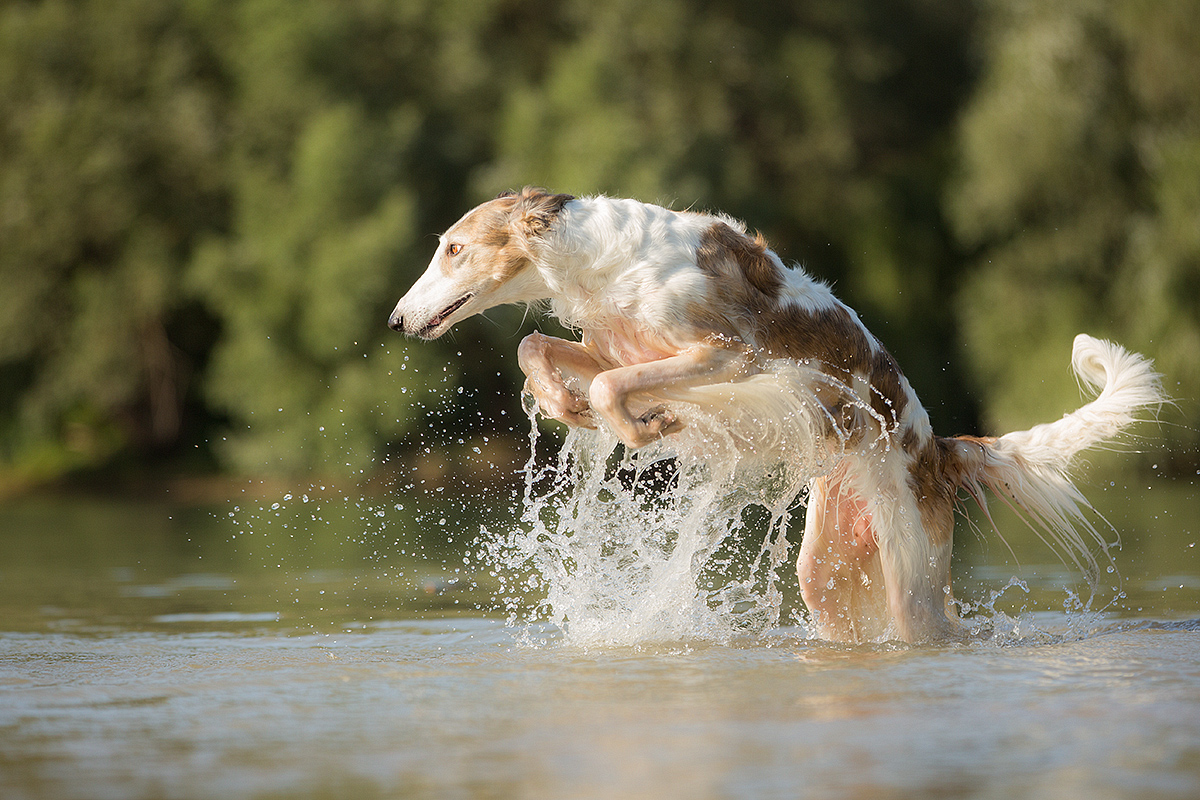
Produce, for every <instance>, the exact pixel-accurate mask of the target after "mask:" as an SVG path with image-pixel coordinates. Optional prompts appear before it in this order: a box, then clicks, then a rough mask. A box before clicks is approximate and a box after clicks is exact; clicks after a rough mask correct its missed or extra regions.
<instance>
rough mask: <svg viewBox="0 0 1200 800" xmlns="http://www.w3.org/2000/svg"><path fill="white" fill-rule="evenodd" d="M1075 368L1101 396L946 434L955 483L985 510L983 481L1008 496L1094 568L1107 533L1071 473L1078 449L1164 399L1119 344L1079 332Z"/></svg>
mask: <svg viewBox="0 0 1200 800" xmlns="http://www.w3.org/2000/svg"><path fill="white" fill-rule="evenodd" d="M1071 365H1072V367H1073V368H1074V370H1075V374H1076V375H1077V376H1078V378H1079V379H1080V380H1081V381H1082V382H1083V383H1085V384H1087V385H1089V386H1091V387H1093V388H1094V389H1097V390H1099V394H1098V395H1097V397H1096V399H1094V400H1092V401H1091V402H1090V403H1088V404H1087V405H1085V406H1083V407H1082V408H1080V409H1079V410H1077V411H1073V412H1071V413H1069V414H1066V415H1064V416H1063V418H1062V419H1060V420H1057V421H1056V422H1050V423H1047V424H1044V425H1037V426H1035V427H1033V428H1030V429H1029V430H1027V431H1016V432H1013V433H1007V434H1005V435H1004V436H1001V437H999V438H996V439H992V438H974V437H957V438H954V439H950V440H944V441H945V445H948V446H950V449H951V450H952V452H953V453H954V456H956V458H952V459H951V461H952V462H954V466H955V467H956V469H955V470H954V472H955V473H957V476H956V477H957V483H958V485H959V486H960V487H961V488H964V489H966V490H967V491H968V492H970V494H971V495H972V496H974V498H975V499H976V500H977V501H979V502H980V504H981V505H982V506H983V507H984V510H985V511H986V509H987V506H986V504H985V502H984V493H983V492H982V488H985V487H986V488H987V489H989V490H991V492H992V493H993V494H995V495H997V496H998V497H1000V498H1002V499H1004V500H1005V501H1007V502H1008V504H1009V505H1010V506H1012V507H1013V508H1014V509H1015V510H1016V511H1017V513H1018V514H1019V515H1021V516H1022V517H1024V518H1025V520H1026V521H1027V522H1028V523H1030V525H1031V526H1032V527H1033V528H1034V530H1036V531H1037V532H1038V533H1039V535H1041V536H1042V538H1043V539H1044V540H1045V539H1046V537H1047V536H1048V537H1049V539H1048V541H1047V543H1048V544H1050V545H1051V546H1056V547H1055V549H1056V550H1057V551H1059V552H1060V553H1061V554H1063V555H1065V556H1067V557H1069V558H1070V559H1071V560H1072V561H1074V563H1075V564H1076V565H1077V566H1078V567H1079V568H1081V569H1083V570H1084V571H1085V572H1086V573H1088V574H1089V575H1094V574H1096V572H1097V562H1096V559H1095V556H1094V555H1093V550H1092V547H1091V546H1089V543H1088V541H1087V539H1088V538H1090V539H1092V540H1093V541H1094V542H1095V544H1097V545H1098V546H1099V547H1100V549H1101V550H1102V551H1103V552H1105V553H1106V554H1107V552H1108V544H1107V541H1106V539H1105V537H1104V536H1102V535H1101V534H1100V532H1099V531H1097V530H1096V527H1095V526H1094V524H1093V523H1092V522H1091V520H1090V519H1089V516H1088V515H1087V514H1086V513H1085V512H1087V511H1090V510H1091V504H1090V503H1089V502H1088V501H1087V499H1086V498H1085V497H1084V496H1083V495H1082V494H1081V493H1080V491H1079V489H1078V488H1076V486H1075V484H1074V483H1072V481H1071V479H1070V477H1069V470H1070V467H1071V463H1072V460H1073V458H1074V456H1075V455H1076V454H1077V453H1079V452H1080V451H1082V450H1086V449H1087V448H1089V447H1094V446H1096V445H1099V444H1102V443H1104V442H1106V441H1109V440H1111V439H1113V438H1115V437H1117V436H1118V435H1119V434H1120V433H1121V432H1122V431H1124V430H1125V429H1126V428H1127V427H1128V426H1129V425H1130V424H1132V423H1133V422H1135V421H1137V419H1138V415H1139V412H1143V411H1145V410H1146V409H1149V408H1156V407H1158V406H1160V405H1161V404H1162V403H1164V402H1165V401H1166V396H1165V395H1164V394H1163V390H1162V377H1161V376H1160V375H1159V374H1158V373H1156V372H1155V371H1154V369H1153V362H1151V361H1150V360H1148V359H1146V358H1143V357H1142V356H1140V355H1138V354H1136V353H1130V352H1129V351H1127V350H1125V349H1124V348H1123V347H1121V346H1120V345H1116V344H1113V343H1112V342H1106V341H1102V340H1100V339H1093V338H1092V337H1090V336H1086V335H1084V334H1080V335H1079V336H1076V337H1075V345H1074V348H1073V351H1072V355H1071Z"/></svg>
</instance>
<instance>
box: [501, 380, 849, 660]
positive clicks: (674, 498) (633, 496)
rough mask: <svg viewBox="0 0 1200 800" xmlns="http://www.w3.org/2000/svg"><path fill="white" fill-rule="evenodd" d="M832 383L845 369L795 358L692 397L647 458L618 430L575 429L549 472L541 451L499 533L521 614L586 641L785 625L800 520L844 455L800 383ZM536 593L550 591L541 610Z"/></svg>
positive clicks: (512, 610) (504, 593) (510, 599)
mask: <svg viewBox="0 0 1200 800" xmlns="http://www.w3.org/2000/svg"><path fill="white" fill-rule="evenodd" d="M799 373H803V374H799ZM820 381H826V382H828V381H829V378H828V376H825V375H819V378H818V379H814V376H813V374H812V371H811V370H810V368H809V367H807V366H806V365H803V364H794V363H787V362H781V363H780V365H779V367H778V368H777V369H776V370H775V371H774V372H772V373H769V374H765V375H763V376H757V377H756V378H754V379H751V381H747V382H745V384H729V385H722V386H716V387H708V388H706V389H705V390H703V391H704V392H705V393H706V397H704V398H703V402H702V403H694V402H688V401H687V400H686V399H683V398H677V399H676V400H675V403H674V405H673V408H675V409H677V410H679V411H680V412H681V417H683V418H684V419H686V420H687V427H685V428H684V429H683V430H682V431H681V432H679V433H676V434H674V435H672V436H670V437H667V438H666V439H663V440H661V441H659V442H657V443H655V444H653V445H650V446H648V447H646V448H643V449H641V450H639V451H637V452H636V453H629V452H627V451H624V450H623V449H622V447H621V446H620V445H619V444H618V442H617V439H616V438H615V437H614V436H612V434H611V433H609V432H607V431H605V430H598V431H593V430H584V429H573V430H571V431H570V432H569V433H568V435H567V437H566V439H565V441H564V443H563V445H562V448H561V450H560V452H559V454H558V458H557V460H556V461H555V462H554V463H553V464H551V465H549V466H548V467H545V468H542V469H538V468H537V467H536V465H535V461H534V459H533V458H532V457H531V459H530V461H529V463H528V465H527V467H526V484H525V498H524V511H523V513H522V518H521V523H522V524H521V527H520V528H519V529H517V530H515V531H512V532H509V533H500V534H496V533H494V532H489V531H487V530H486V529H485V530H484V541H485V543H486V544H485V545H484V550H485V552H484V554H483V558H484V559H485V560H486V561H488V562H490V563H492V564H494V565H495V566H496V568H497V570H496V571H497V573H498V574H499V575H500V576H501V580H502V583H503V588H502V590H501V593H500V600H501V602H502V604H503V605H504V606H505V607H506V608H507V610H508V613H509V617H510V621H513V622H516V621H520V620H522V619H523V618H528V617H529V616H532V617H533V618H539V619H548V620H549V621H550V622H552V623H554V624H555V625H557V626H559V627H560V628H562V629H563V630H564V631H565V634H566V637H567V639H568V641H570V642H572V643H574V644H577V645H583V646H590V645H622V644H635V643H639V642H647V641H667V640H679V639H686V638H703V639H711V640H726V639H728V638H729V637H731V636H734V635H737V634H742V633H758V632H762V631H765V630H768V629H770V628H772V627H774V626H776V625H778V624H779V623H780V620H781V609H782V607H783V592H782V590H781V580H780V570H781V567H783V566H784V565H785V563H787V562H789V559H788V543H787V540H786V537H785V534H786V532H787V528H788V522H789V520H790V519H791V518H792V516H793V514H794V512H795V510H796V509H797V507H798V506H799V505H800V504H801V503H802V502H803V500H804V496H805V493H806V489H807V484H808V481H809V479H810V478H812V477H813V476H815V475H819V474H822V473H824V472H826V471H828V469H829V467H831V466H832V465H833V463H834V459H835V458H836V455H837V453H836V452H835V450H831V449H830V448H829V446H828V444H827V443H826V442H825V440H824V439H823V438H822V436H821V435H820V434H821V432H818V431H815V430H813V427H814V425H816V424H819V423H820V421H821V419H822V417H821V415H820V414H816V415H814V414H812V413H811V411H810V410H809V409H811V408H813V407H820V406H819V405H818V404H817V400H816V398H815V396H814V395H813V393H812V391H811V390H808V389H803V388H800V389H797V387H807V386H814V385H820ZM763 384H769V385H766V386H764V385H763ZM690 399H692V400H695V399H696V396H695V394H693V395H691V398H690ZM713 409H720V411H719V412H714V411H713ZM535 413H536V412H535V409H530V419H531V446H534V447H533V450H534V452H536V447H535V445H536V437H537V425H536V420H535ZM764 420H766V421H768V422H766V423H764V422H763V421H764ZM814 420H816V422H814ZM838 449H840V448H838ZM764 512H765V515H766V517H767V518H768V522H767V524H766V525H765V531H764V527H763V526H761V525H759V524H758V520H759V519H761V518H762V517H763V515H764ZM754 537H761V540H760V541H761V544H760V546H759V547H758V549H757V553H756V554H754V555H749V556H748V555H747V552H749V553H753V552H754V547H753V545H754ZM747 545H749V550H747V549H746V546H747ZM513 576H517V577H513ZM530 595H535V596H536V595H540V599H538V600H536V601H535V602H534V603H533V605H532V613H531V611H530V600H529V599H528V598H529V596H530ZM789 621H795V622H799V623H800V624H801V625H803V621H802V620H799V619H797V620H789Z"/></svg>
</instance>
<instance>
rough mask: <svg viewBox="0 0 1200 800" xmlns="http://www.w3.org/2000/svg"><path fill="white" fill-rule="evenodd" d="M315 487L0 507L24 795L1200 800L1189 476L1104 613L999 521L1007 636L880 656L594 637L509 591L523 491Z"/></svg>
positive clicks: (967, 543) (1135, 503) (980, 573)
mask: <svg viewBox="0 0 1200 800" xmlns="http://www.w3.org/2000/svg"><path fill="white" fill-rule="evenodd" d="M1185 483H1186V485H1184V484H1185ZM307 489H308V490H310V491H302V490H293V491H291V492H288V493H279V495H278V496H274V495H273V493H272V492H270V491H267V490H265V489H262V488H261V487H259V488H258V489H257V490H256V492H248V493H247V495H246V498H245V499H243V500H236V501H231V502H229V503H221V504H217V505H215V506H208V507H192V506H189V505H187V504H144V503H132V502H121V503H115V502H109V501H105V500H81V499H56V498H51V499H48V500H39V501H27V502H23V503H19V504H9V505H8V506H5V507H0V797H2V798H6V799H7V798H81V799H82V798H283V797H296V798H310V797H311V798H325V797H328V798H376V797H398V798H423V797H430V798H459V797H462V798H475V797H481V798H491V797H518V798H521V797H527V798H570V797H597V798H600V797H604V798H608V797H614V798H642V797H645V798H666V797H688V798H725V797H779V798H791V797H819V798H826V797H847V798H877V797H882V798H894V797H913V798H916V797H988V798H990V797H997V798H999V797H1005V798H1008V797H1051V798H1059V797H1064V798H1072V797H1081V798H1109V797H1114V798H1116V797H1121V798H1124V797H1130V798H1133V797H1137V798H1142V797H1152V798H1153V797H1162V798H1193V797H1197V796H1200V622H1198V621H1197V618H1200V559H1198V557H1197V555H1196V551H1197V549H1198V548H1196V547H1195V546H1194V545H1195V541H1196V539H1197V527H1196V525H1197V522H1196V514H1195V511H1196V509H1197V507H1200V506H1198V505H1197V502H1196V501H1197V492H1196V489H1195V487H1194V486H1193V485H1192V484H1191V483H1187V482H1186V481H1174V482H1160V483H1157V484H1154V485H1152V486H1145V487H1143V486H1128V485H1121V486H1113V487H1108V488H1107V489H1104V487H1101V489H1100V490H1095V491H1093V492H1092V494H1093V496H1096V498H1097V504H1098V506H1100V507H1101V508H1102V510H1103V511H1104V512H1105V514H1106V516H1107V517H1108V518H1109V519H1110V520H1111V521H1112V522H1113V523H1114V525H1115V526H1116V527H1117V528H1118V530H1119V531H1120V532H1121V534H1122V538H1123V541H1124V547H1123V550H1122V551H1121V553H1120V554H1119V556H1118V564H1119V565H1120V567H1121V573H1122V576H1121V581H1122V582H1121V584H1120V591H1121V592H1123V593H1124V597H1119V596H1118V597H1116V598H1115V599H1110V600H1109V601H1105V603H1106V604H1104V603H1102V604H1100V605H1103V606H1104V607H1103V608H1100V607H1094V608H1093V610H1091V611H1088V612H1085V611H1081V610H1079V609H1078V608H1077V604H1076V603H1075V601H1074V598H1075V597H1076V595H1078V593H1079V591H1080V586H1079V582H1078V579H1077V576H1072V574H1071V573H1070V572H1069V571H1067V570H1065V569H1064V568H1063V567H1061V565H1057V564H1054V563H1053V562H1050V563H1047V561H1046V559H1047V554H1046V553H1045V552H1044V551H1043V550H1042V549H1041V548H1040V545H1039V544H1037V543H1036V541H1032V542H1026V541H1024V540H1023V539H1022V538H1021V536H1022V534H1021V533H1020V531H1019V530H1018V529H1017V528H1015V527H1012V526H1011V525H1010V524H1009V523H1005V522H1003V521H1002V522H1001V524H1002V525H1004V526H1005V530H1006V533H1009V534H1010V536H1009V538H1010V544H1011V545H1012V547H1013V551H1014V552H1013V554H1011V555H1010V554H1009V552H1008V550H1007V549H1006V548H1005V547H1004V546H1003V545H1001V544H1000V543H998V542H996V541H994V540H993V539H990V538H989V537H988V536H986V535H985V536H983V537H976V536H975V535H973V534H971V533H970V532H969V531H967V532H966V533H965V535H964V537H963V540H962V542H961V546H960V547H959V550H960V555H959V560H958V562H957V563H956V565H955V580H956V585H957V591H958V592H959V594H961V595H963V596H964V597H966V598H968V599H973V600H975V601H977V602H981V603H985V604H987V605H988V606H989V611H988V612H987V613H988V614H991V615H994V617H995V619H996V621H998V622H1003V623H1004V626H1003V631H1002V635H1001V636H998V637H996V638H995V639H993V640H991V641H984V642H976V643H972V644H967V645H954V646H941V647H908V646H903V645H897V644H886V643H885V644H878V645H872V646H865V647H853V648H851V647H837V646H831V645H828V644H825V643H822V642H819V641H814V640H811V639H809V638H807V637H806V634H805V631H804V628H803V626H802V625H801V624H799V623H798V622H793V621H792V620H793V619H794V617H789V616H788V615H787V614H786V613H784V614H783V616H782V617H781V619H780V621H779V623H778V625H777V626H775V627H771V628H769V629H766V630H757V629H752V630H749V631H748V632H745V633H741V634H739V633H737V632H735V630H733V629H730V630H728V631H726V632H725V633H724V634H723V635H721V636H709V635H704V631H697V632H696V633H697V635H688V633H687V631H686V630H683V631H682V632H680V631H679V630H678V629H675V630H674V633H673V634H672V635H671V636H666V637H657V638H656V637H653V636H644V637H643V638H642V640H641V641H640V642H637V643H633V644H624V645H614V644H601V643H595V642H592V643H586V644H580V642H579V641H578V640H574V639H572V638H570V637H567V636H564V634H563V632H562V630H561V629H559V628H558V627H556V626H555V625H553V624H550V623H548V622H540V621H537V620H536V619H534V620H533V621H518V622H512V623H510V622H508V621H507V619H506V618H507V617H508V616H509V613H510V611H511V608H508V607H506V606H505V603H504V602H501V601H498V600H497V598H498V597H500V596H502V595H504V594H505V592H508V594H510V595H511V594H512V593H511V591H509V589H511V586H512V584H513V583H514V582H517V581H518V576H508V578H507V581H508V583H507V584H506V585H507V586H508V589H506V588H505V585H502V584H501V583H500V577H503V576H498V575H493V574H491V573H492V572H495V571H496V569H495V565H494V564H489V563H488V562H487V560H486V559H484V558H481V555H480V554H481V551H482V550H485V549H486V547H485V546H484V545H485V544H486V542H485V541H483V540H481V538H480V534H479V533H478V531H479V528H480V526H481V525H483V526H484V527H485V528H487V529H488V530H489V531H496V530H502V529H503V528H504V526H505V525H506V524H509V525H511V524H512V523H513V522H514V520H516V519H517V517H518V516H519V513H520V512H519V510H518V508H517V506H518V505H519V503H518V502H517V501H515V500H508V499H504V500H496V499H491V500H486V501H481V502H478V503H475V504H473V505H469V504H464V503H463V502H462V495H465V494H466V493H465V492H460V493H458V494H459V495H460V496H459V497H449V496H446V495H451V494H455V493H454V492H450V491H448V490H447V491H443V492H438V491H436V490H433V489H430V490H428V491H425V490H423V489H422V488H420V487H409V488H407V489H404V490H402V491H399V492H391V493H388V494H386V495H380V496H373V497H368V498H357V499H355V498H351V497H346V496H342V495H339V494H336V493H332V492H329V491H325V492H322V491H321V490H320V487H307ZM468 505H469V507H468ZM752 522H753V520H749V521H748V523H747V524H750V523H752ZM751 527H753V526H751ZM760 544H761V542H758V543H751V544H750V545H748V548H747V549H746V550H745V554H744V555H745V558H746V559H747V560H752V559H753V558H754V557H755V554H756V553H758V552H759V546H760ZM727 555H729V556H730V558H731V559H733V560H736V558H735V557H734V556H735V555H736V553H735V552H734V551H732V550H731V551H729V552H728V553H727ZM1014 555H1015V556H1016V559H1014V558H1013V556H1014ZM789 558H794V552H793V553H791V554H789ZM1018 561H1019V562H1021V563H1019V564H1018V563H1017V562H1018ZM743 563H746V561H743ZM1014 577H1016V578H1018V580H1019V581H1020V582H1021V583H1018V582H1015V581H1013V578H1014ZM1113 580H1114V581H1115V580H1116V577H1115V576H1114V578H1113ZM1022 585H1023V587H1024V588H1022ZM1006 587H1007V588H1006ZM779 591H780V592H781V596H782V598H783V600H782V604H783V607H784V609H785V610H786V608H787V605H788V603H790V602H794V601H793V600H790V599H789V598H794V587H792V586H789V585H786V581H784V585H781V586H780V588H779ZM1071 592H1075V594H1072V593H1071ZM534 594H536V592H534ZM995 594H998V595H999V600H996V601H994V602H988V601H989V599H990V598H991V597H992V596H993V595H995ZM525 602H527V603H528V606H527V609H528V610H529V611H530V613H529V614H527V615H526V616H527V617H533V618H536V617H537V616H538V615H537V614H536V613H533V610H534V609H535V608H536V607H537V605H536V604H537V602H538V601H537V599H536V597H532V596H531V597H530V598H528V599H527V600H526V601H525Z"/></svg>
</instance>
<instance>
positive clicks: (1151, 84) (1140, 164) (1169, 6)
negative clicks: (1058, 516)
mask: <svg viewBox="0 0 1200 800" xmlns="http://www.w3.org/2000/svg"><path fill="white" fill-rule="evenodd" d="M986 30H987V37H986V45H985V49H984V61H985V63H986V64H987V68H986V70H985V72H984V74H983V76H982V79H981V82H980V86H979V88H978V89H977V91H976V93H975V96H974V97H973V99H972V101H971V103H970V104H969V105H968V107H967V109H966V113H965V115H964V118H963V122H962V127H961V133H960V137H959V146H960V149H961V154H962V158H961V175H960V176H959V179H958V180H957V182H956V183H955V185H953V186H952V188H951V190H950V191H949V193H948V207H949V209H950V215H951V217H952V219H953V221H954V223H955V228H956V230H957V232H958V233H959V235H960V236H961V238H962V240H963V241H964V243H966V244H967V245H969V246H970V247H971V248H973V250H974V252H975V253H976V257H975V259H974V260H973V261H972V263H970V264H969V265H968V267H967V269H966V270H965V271H964V278H965V279H964V281H963V286H962V290H961V291H960V293H959V299H960V302H961V304H962V308H963V312H962V328H963V331H964V334H965V336H964V339H965V343H966V346H967V349H968V351H969V352H970V354H971V356H972V358H971V363H972V364H974V365H976V366H977V370H978V371H977V373H976V375H975V377H976V378H977V380H978V382H979V384H980V386H981V388H982V389H983V391H982V394H983V395H984V396H985V397H987V398H988V401H987V404H986V406H985V407H986V409H987V420H988V426H989V427H990V428H991V429H992V430H996V431H1003V430H1009V429H1012V428H1018V427H1025V426H1028V425H1029V424H1031V423H1034V422H1038V421H1041V420H1044V419H1047V418H1050V417H1053V416H1055V415H1056V414H1057V413H1060V412H1061V411H1063V410H1065V409H1069V408H1073V407H1074V406H1076V405H1077V404H1078V390H1077V388H1076V387H1075V384H1074V381H1073V380H1072V378H1071V376H1070V373H1069V368H1068V366H1067V365H1068V357H1069V353H1070V347H1071V338H1072V337H1073V336H1074V334H1075V333H1077V332H1079V331H1087V332H1090V333H1093V334H1097V335H1101V336H1107V337H1111V338H1114V339H1116V340H1118V341H1120V342H1122V343H1124V344H1125V345H1126V346H1128V347H1130V348H1132V349H1135V350H1138V351H1141V352H1144V353H1146V354H1147V355H1150V356H1151V357H1153V358H1154V359H1155V360H1156V364H1157V365H1158V368H1159V369H1160V370H1161V371H1162V372H1163V373H1164V374H1165V376H1166V379H1167V381H1166V384H1167V388H1168V391H1170V392H1171V393H1172V394H1174V395H1175V396H1176V397H1177V398H1179V400H1180V401H1181V402H1180V405H1179V408H1180V409H1181V410H1182V411H1183V414H1184V415H1185V417H1186V418H1187V423H1188V426H1189V427H1188V429H1173V430H1172V433H1173V437H1172V438H1174V439H1175V440H1176V441H1175V443H1174V447H1175V448H1176V450H1177V452H1178V453H1179V456H1178V457H1180V458H1184V457H1185V456H1184V455H1183V453H1184V452H1185V448H1186V447H1187V446H1188V444H1189V440H1190V443H1191V444H1193V445H1194V443H1195V441H1196V434H1197V428H1200V414H1198V413H1197V412H1198V409H1197V406H1196V402H1195V398H1196V397H1198V396H1200V96H1198V95H1197V93H1196V91H1195V87H1196V85H1197V81H1198V80H1200V7H1197V6H1196V5H1195V4H1190V3H1170V2H1154V1H1153V0H1147V2H1136V3H1120V2H1102V1H1101V0H1095V1H1094V2H1085V3H1041V2H1021V3H1009V2H1005V3H995V4H993V6H992V7H991V8H990V9H989V14H988V19H987V25H986ZM1175 415H1176V413H1175V412H1168V413H1167V414H1166V415H1165V417H1166V418H1168V419H1170V418H1171V417H1174V416H1175ZM1173 421H1176V422H1177V421H1178V420H1177V419H1176V420H1173ZM1191 458H1194V451H1193V454H1192V456H1191Z"/></svg>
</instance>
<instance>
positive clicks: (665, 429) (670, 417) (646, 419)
mask: <svg viewBox="0 0 1200 800" xmlns="http://www.w3.org/2000/svg"><path fill="white" fill-rule="evenodd" d="M638 421H639V422H640V423H641V424H640V426H639V427H641V428H642V429H643V430H644V432H645V433H646V435H647V443H649V442H650V441H652V440H653V439H657V438H659V437H662V436H668V435H670V434H672V433H676V432H678V431H681V430H683V421H682V420H680V419H679V417H677V416H675V413H674V412H673V411H671V410H670V409H668V408H667V407H666V406H656V407H655V408H652V409H650V410H649V411H647V412H646V413H645V414H643V415H642V416H641V419H639V420H638Z"/></svg>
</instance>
